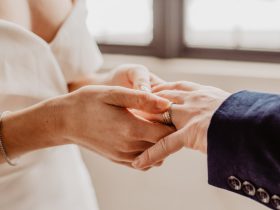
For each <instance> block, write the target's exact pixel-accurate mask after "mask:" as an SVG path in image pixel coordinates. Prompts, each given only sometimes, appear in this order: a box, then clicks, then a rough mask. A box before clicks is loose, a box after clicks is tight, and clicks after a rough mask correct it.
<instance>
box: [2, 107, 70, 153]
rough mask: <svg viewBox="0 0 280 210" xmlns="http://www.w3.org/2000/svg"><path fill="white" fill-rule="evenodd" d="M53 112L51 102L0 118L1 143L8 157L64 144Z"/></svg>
mask: <svg viewBox="0 0 280 210" xmlns="http://www.w3.org/2000/svg"><path fill="white" fill-rule="evenodd" d="M53 110H54V107H53V105H52V103H51V102H42V103H39V104H37V105H34V106H32V107H29V108H26V109H23V110H20V111H15V112H11V113H9V114H7V115H6V116H4V117H3V118H2V125H3V128H2V135H3V141H4V144H5V147H6V149H7V153H8V155H9V157H11V158H14V157H16V156H19V155H22V154H25V153H27V152H31V151H35V150H39V149H43V148H47V147H53V146H57V145H61V144H65V141H63V138H61V133H60V132H58V130H59V129H58V120H57V119H56V118H55V117H54V113H53V112H54V111H53Z"/></svg>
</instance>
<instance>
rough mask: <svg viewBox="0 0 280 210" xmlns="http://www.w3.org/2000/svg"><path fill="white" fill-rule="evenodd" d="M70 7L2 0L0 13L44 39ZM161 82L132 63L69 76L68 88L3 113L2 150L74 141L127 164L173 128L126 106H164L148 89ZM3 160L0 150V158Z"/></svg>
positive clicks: (64, 2)
mask: <svg viewBox="0 0 280 210" xmlns="http://www.w3.org/2000/svg"><path fill="white" fill-rule="evenodd" d="M72 7H73V2H72V1H71V0H60V1H57V0H1V1H0V18H1V19H4V20H7V21H11V22H13V23H16V24H18V25H20V26H22V27H24V28H26V29H27V30H30V31H32V32H33V33H35V34H36V35H38V36H39V37H41V38H42V39H44V40H45V41H46V42H47V43H49V42H51V41H52V39H53V38H54V37H55V35H56V33H57V31H58V30H59V28H60V27H61V25H62V24H63V22H64V21H65V19H66V18H67V16H68V15H69V14H70V12H71V9H72ZM46 26H47V27H46ZM162 82H163V81H162V80H161V79H159V78H158V77H156V76H155V75H153V74H152V73H150V72H149V70H148V69H147V68H146V67H144V66H142V65H136V64H127V65H122V66H119V67H117V68H116V69H114V70H113V71H111V72H110V73H107V74H90V75H87V76H85V77H84V78H81V79H80V80H78V81H73V82H72V83H70V84H68V87H69V94H66V95H63V96H59V97H56V98H52V99H49V100H47V101H43V102H41V103H39V104H35V105H34V106H31V107H28V108H26V109H22V110H18V111H15V112H12V113H8V114H5V116H3V118H2V125H3V129H2V134H3V141H4V144H5V147H6V149H7V153H8V155H9V157H11V158H13V157H16V156H20V155H23V154H25V153H28V152H31V151H35V150H39V149H43V148H47V147H53V146H58V145H64V144H78V145H81V146H84V147H86V148H89V149H91V150H93V151H95V152H97V153H99V154H101V155H102V156H104V157H107V158H108V159H110V160H112V161H114V162H116V163H120V164H123V165H126V166H131V162H132V161H133V160H134V159H135V157H137V156H138V155H139V154H141V153H142V152H143V151H145V150H146V149H147V148H149V147H150V146H152V145H153V144H154V143H156V142H157V141H158V140H159V139H161V138H162V137H164V136H166V135H169V134H170V133H171V132H173V131H174V129H173V128H170V127H168V126H164V125H161V124H159V123H153V122H151V121H148V120H146V119H143V118H139V117H138V116H136V115H135V114H133V113H132V112H131V111H130V110H132V109H136V110H142V111H145V112H149V113H154V114H155V113H161V112H164V111H166V110H167V109H168V108H169V105H170V102H169V101H168V100H167V99H163V98H160V97H158V96H155V95H153V94H151V93H149V92H150V91H151V88H152V87H153V86H156V85H158V84H161V83H162ZM121 86H122V87H121ZM132 89H136V90H132ZM140 90H141V91H140ZM143 130H145V132H143ZM15 131H16V132H15ZM4 162H5V160H4V159H3V158H2V156H0V163H4Z"/></svg>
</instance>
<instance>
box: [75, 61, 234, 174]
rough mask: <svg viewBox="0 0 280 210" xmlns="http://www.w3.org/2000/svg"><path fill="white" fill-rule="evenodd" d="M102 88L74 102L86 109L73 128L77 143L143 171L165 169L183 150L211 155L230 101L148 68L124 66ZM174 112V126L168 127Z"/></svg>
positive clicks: (82, 90)
mask: <svg viewBox="0 0 280 210" xmlns="http://www.w3.org/2000/svg"><path fill="white" fill-rule="evenodd" d="M102 84H103V85H100V86H86V87H83V88H80V89H79V90H77V91H75V92H73V93H72V94H71V95H72V96H70V97H77V98H78V99H79V100H77V101H76V102H75V103H81V107H82V109H81V110H80V113H78V114H77V115H75V116H77V118H76V119H75V120H73V125H72V128H71V129H72V132H77V133H79V138H76V139H75V141H76V143H78V144H80V145H82V146H85V147H87V148H89V149H92V150H94V151H96V152H97V153H99V154H100V155H102V156H105V157H107V158H108V159H110V160H112V161H113V162H116V163H119V164H123V165H126V166H129V167H133V168H135V169H139V170H148V169H150V168H151V167H153V166H160V165H161V164H162V162H163V160H164V159H165V158H166V157H167V156H169V155H170V154H172V153H175V152H176V151H178V150H180V149H181V148H183V147H187V148H191V149H194V150H199V151H201V152H203V153H206V152H207V130H208V127H209V124H210V121H211V118H212V116H213V114H214V112H215V110H216V109H217V108H218V107H219V106H220V105H221V104H222V102H223V101H224V100H225V99H226V98H227V97H228V96H229V93H227V92H225V91H223V90H220V89H218V88H214V87H209V86H203V85H199V84H195V83H192V82H186V81H184V82H171V83H170V82H165V81H163V80H162V79H160V78H159V77H157V76H156V75H154V74H152V73H150V71H149V70H148V69H147V68H146V67H144V66H142V65H122V66H120V67H118V68H116V69H115V70H113V71H112V72H110V73H108V74H107V75H106V79H105V80H104V81H103V82H102ZM104 85H105V86H104ZM169 109H171V113H172V115H171V118H172V122H173V125H174V126H168V125H165V124H163V119H162V114H163V113H164V112H166V111H168V110H169ZM76 111H77V110H75V112H76Z"/></svg>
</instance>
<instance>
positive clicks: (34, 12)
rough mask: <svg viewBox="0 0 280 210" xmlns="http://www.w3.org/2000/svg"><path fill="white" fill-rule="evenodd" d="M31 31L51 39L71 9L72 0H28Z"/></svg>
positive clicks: (47, 39)
mask: <svg viewBox="0 0 280 210" xmlns="http://www.w3.org/2000/svg"><path fill="white" fill-rule="evenodd" d="M28 2H29V5H30V15H31V22H32V31H33V32H34V33H36V34H37V35H39V36H41V37H42V38H43V39H45V40H46V41H51V40H52V39H53V37H54V36H55V34H56V32H57V31H58V29H59V28H60V27H61V25H62V24H63V22H64V21H65V19H66V18H67V17H68V15H69V14H70V13H71V11H72V7H73V2H72V0H59V1H58V0H28Z"/></svg>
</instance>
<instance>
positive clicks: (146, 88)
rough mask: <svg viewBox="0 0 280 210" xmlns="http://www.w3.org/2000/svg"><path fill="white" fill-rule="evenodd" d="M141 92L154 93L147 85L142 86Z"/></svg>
mask: <svg viewBox="0 0 280 210" xmlns="http://www.w3.org/2000/svg"><path fill="white" fill-rule="evenodd" d="M140 90H142V91H144V92H149V93H150V92H152V89H151V88H150V87H148V86H146V85H141V86H140Z"/></svg>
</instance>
